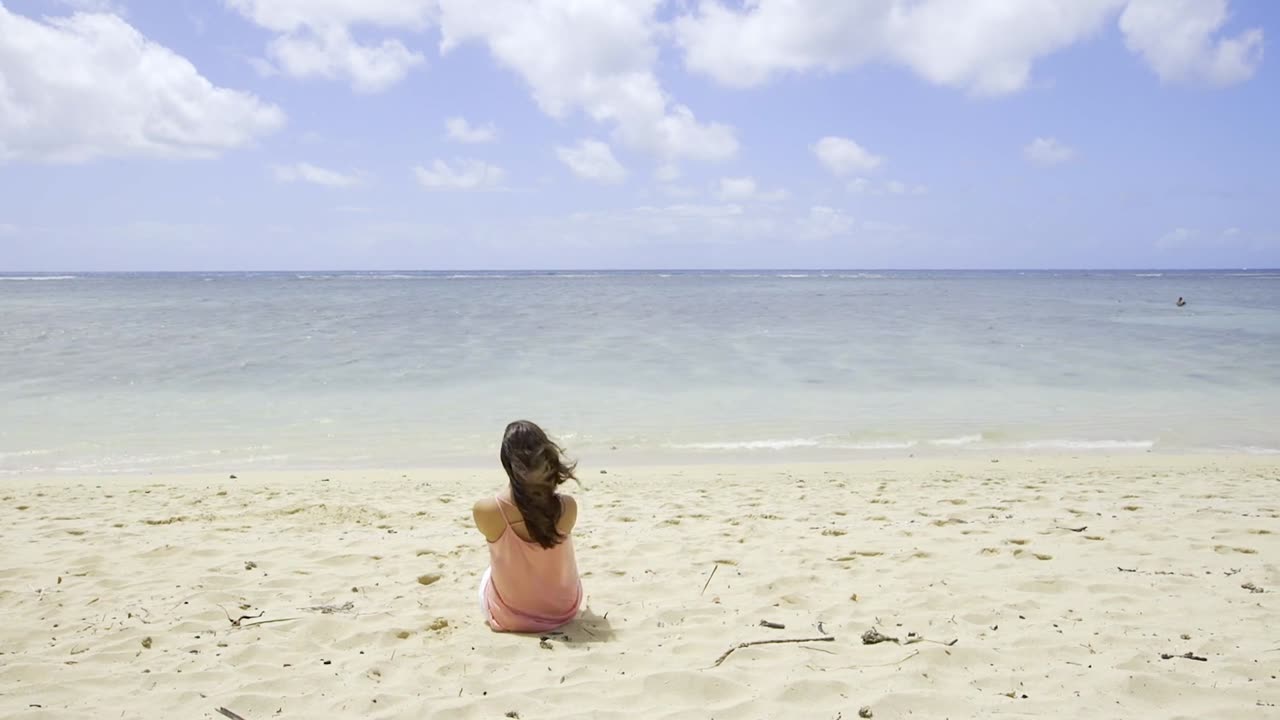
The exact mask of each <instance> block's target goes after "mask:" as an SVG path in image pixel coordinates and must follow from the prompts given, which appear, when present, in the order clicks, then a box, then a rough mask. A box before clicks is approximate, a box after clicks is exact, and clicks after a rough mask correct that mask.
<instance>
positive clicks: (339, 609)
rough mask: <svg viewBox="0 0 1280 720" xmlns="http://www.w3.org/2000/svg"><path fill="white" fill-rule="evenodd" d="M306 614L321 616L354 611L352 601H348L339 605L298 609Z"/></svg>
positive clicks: (354, 605)
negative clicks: (312, 613)
mask: <svg viewBox="0 0 1280 720" xmlns="http://www.w3.org/2000/svg"><path fill="white" fill-rule="evenodd" d="M298 609H299V610H306V611H308V612H318V613H320V614H321V615H332V614H334V613H345V612H351V611H352V610H355V609H356V604H355V601H354V600H348V601H346V602H344V603H342V604H341V605H312V606H310V607H304V608H298Z"/></svg>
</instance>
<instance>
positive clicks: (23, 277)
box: [0, 275, 80, 281]
mask: <svg viewBox="0 0 1280 720" xmlns="http://www.w3.org/2000/svg"><path fill="white" fill-rule="evenodd" d="M79 278H80V276H79V275H0V280H27V281H38V280H78V279H79Z"/></svg>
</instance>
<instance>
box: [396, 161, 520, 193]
mask: <svg viewBox="0 0 1280 720" xmlns="http://www.w3.org/2000/svg"><path fill="white" fill-rule="evenodd" d="M413 174H414V177H416V178H417V179H418V183H419V184H420V185H422V187H424V188H426V189H428V190H493V189H496V188H498V187H500V186H501V185H502V181H503V179H504V178H505V177H506V172H505V171H504V170H503V169H502V168H500V167H498V166H496V165H490V164H489V163H487V162H484V161H482V160H474V159H465V158H464V159H461V160H457V161H455V162H454V164H453V165H450V164H449V163H446V162H445V161H443V160H436V161H435V162H434V163H432V164H431V168H430V169H427V168H425V167H423V166H421V165H418V166H416V167H414V169H413Z"/></svg>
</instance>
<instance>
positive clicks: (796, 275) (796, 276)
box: [774, 273, 809, 278]
mask: <svg viewBox="0 0 1280 720" xmlns="http://www.w3.org/2000/svg"><path fill="white" fill-rule="evenodd" d="M774 277H780V278H807V277H809V276H808V275H807V274H798V273H779V274H777V275H774Z"/></svg>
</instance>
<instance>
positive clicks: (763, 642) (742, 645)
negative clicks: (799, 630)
mask: <svg viewBox="0 0 1280 720" xmlns="http://www.w3.org/2000/svg"><path fill="white" fill-rule="evenodd" d="M833 640H835V638H834V637H832V636H830V635H827V636H824V637H816V638H788V639H786V640H755V641H753V642H744V643H738V644H737V645H734V646H733V647H731V648H729V649H728V650H725V651H724V654H723V655H721V656H720V657H718V658H716V664H715V665H712V666H711V667H720V663H722V662H724V661H725V658H727V657H729V656H730V655H732V654H733V652H734V651H735V650H741V649H742V648H745V647H751V646H752V645H777V644H780V643H806V642H831V641H833Z"/></svg>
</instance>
